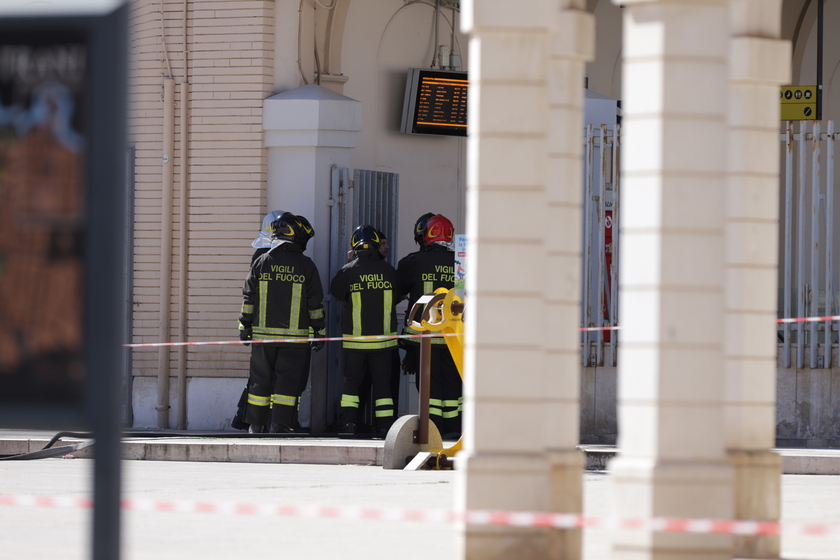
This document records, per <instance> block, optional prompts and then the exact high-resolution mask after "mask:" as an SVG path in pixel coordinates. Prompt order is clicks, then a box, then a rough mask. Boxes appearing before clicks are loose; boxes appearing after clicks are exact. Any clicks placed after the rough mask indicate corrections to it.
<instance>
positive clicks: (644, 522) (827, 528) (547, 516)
mask: <svg viewBox="0 0 840 560" xmlns="http://www.w3.org/2000/svg"><path fill="white" fill-rule="evenodd" d="M0 506H18V507H41V508H74V509H88V508H91V507H93V501H92V500H90V499H88V498H83V497H78V496H37V495H31V494H6V495H4V494H0ZM121 507H122V509H124V510H127V511H145V512H161V513H209V514H229V515H273V516H280V517H304V518H323V519H357V520H375V521H416V522H433V523H456V522H463V523H467V524H470V525H503V526H511V527H547V528H555V529H619V530H631V531H663V532H671V533H717V534H729V535H780V534H787V535H810V536H827V535H833V534H837V535H840V525H829V524H808V523H784V524H782V523H777V522H772V521H741V520H717V519H689V518H672V517H656V518H651V519H620V518H615V517H596V516H586V515H578V514H572V513H547V512H528V511H494V510H473V511H465V512H456V511H449V510H434V509H405V508H370V507H353V506H321V505H303V506H296V505H282V504H247V503H236V502H197V501H191V500H152V499H127V500H123V501H122V502H121Z"/></svg>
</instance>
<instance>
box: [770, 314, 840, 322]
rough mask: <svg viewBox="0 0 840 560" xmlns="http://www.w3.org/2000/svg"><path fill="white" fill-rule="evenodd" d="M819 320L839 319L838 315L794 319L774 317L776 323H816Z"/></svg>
mask: <svg viewBox="0 0 840 560" xmlns="http://www.w3.org/2000/svg"><path fill="white" fill-rule="evenodd" d="M819 321H840V315H830V316H828V317H796V318H795V319H776V322H777V323H816V322H819Z"/></svg>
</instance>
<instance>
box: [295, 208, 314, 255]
mask: <svg viewBox="0 0 840 560" xmlns="http://www.w3.org/2000/svg"><path fill="white" fill-rule="evenodd" d="M295 218H296V219H297V222H298V225H299V226H300V227H299V228H298V229H297V238H296V239H295V243H297V244H298V245H300V246H301V248H302V249H304V250H305V249H306V244H307V243H308V242H309V240H310V239H312V238H313V237H315V228H313V227H312V224H310V223H309V220H307V219H306V218H304V217H303V216H295Z"/></svg>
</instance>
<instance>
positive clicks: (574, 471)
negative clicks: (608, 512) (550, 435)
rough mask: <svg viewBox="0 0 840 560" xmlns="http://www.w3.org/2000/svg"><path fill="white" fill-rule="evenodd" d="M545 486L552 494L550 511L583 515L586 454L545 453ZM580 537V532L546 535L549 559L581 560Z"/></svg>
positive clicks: (578, 452)
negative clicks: (546, 465) (546, 457)
mask: <svg viewBox="0 0 840 560" xmlns="http://www.w3.org/2000/svg"><path fill="white" fill-rule="evenodd" d="M547 456H548V461H549V466H548V469H549V470H548V484H549V488H550V490H551V497H550V499H551V503H550V506H549V507H550V508H551V510H550V511H553V512H555V513H582V512H583V467H584V464H585V463H586V456H585V454H584V453H583V452H582V451H580V450H579V449H571V450H551V451H548V453H547ZM582 538H583V535H582V533H581V531H580V530H579V529H553V530H552V531H551V533H550V535H549V549H550V551H551V554H550V556H548V558H553V559H557V560H560V559H562V560H576V559H579V558H581V549H582V544H581V543H582Z"/></svg>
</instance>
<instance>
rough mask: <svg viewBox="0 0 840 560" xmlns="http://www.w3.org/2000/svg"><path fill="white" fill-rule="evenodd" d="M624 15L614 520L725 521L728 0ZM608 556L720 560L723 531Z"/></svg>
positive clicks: (628, 542)
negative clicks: (725, 231) (618, 352)
mask: <svg viewBox="0 0 840 560" xmlns="http://www.w3.org/2000/svg"><path fill="white" fill-rule="evenodd" d="M614 2H616V3H617V4H621V5H623V6H624V44H623V52H624V54H623V57H624V69H623V75H624V89H623V94H622V107H623V110H624V123H623V124H624V127H623V128H624V142H623V146H624V149H623V152H622V156H623V157H622V173H623V182H622V185H623V191H622V217H621V226H622V229H621V236H622V238H621V247H622V258H621V264H620V266H621V276H620V290H621V304H620V305H621V312H620V317H621V324H622V327H623V328H622V331H621V349H620V352H621V355H620V357H619V381H618V396H619V411H618V413H619V453H620V455H619V458H618V459H617V460H616V461H614V463H613V473H614V489H615V497H616V509H617V514H618V515H619V516H621V517H641V518H650V517H660V516H665V517H700V518H717V519H729V518H731V516H732V513H733V506H732V502H733V498H732V468H731V467H730V466H729V464H728V462H727V460H726V448H725V442H724V421H723V398H724V378H723V366H724V362H723V330H724V329H723V325H724V322H723V315H724V297H723V296H724V293H723V292H724V247H723V241H724V187H725V184H726V183H725V170H726V149H727V147H726V141H727V122H726V113H727V101H728V95H727V93H728V80H727V78H728V76H727V61H726V59H727V56H728V45H729V19H728V16H729V14H728V9H727V8H728V2H727V0H621V1H620V2H619V1H617V0H614ZM615 535H616V536H615V540H614V544H613V550H614V557H615V558H619V559H625V558H632V559H634V560H636V559H642V558H657V559H659V558H663V559H664V558H668V559H678V558H679V559H689V558H691V559H697V560H699V559H701V558H702V559H703V560H709V559H724V558H726V559H728V558H731V549H732V542H731V537H729V536H727V535H703V534H688V533H664V532H657V531H617V532H616V534H615Z"/></svg>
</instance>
